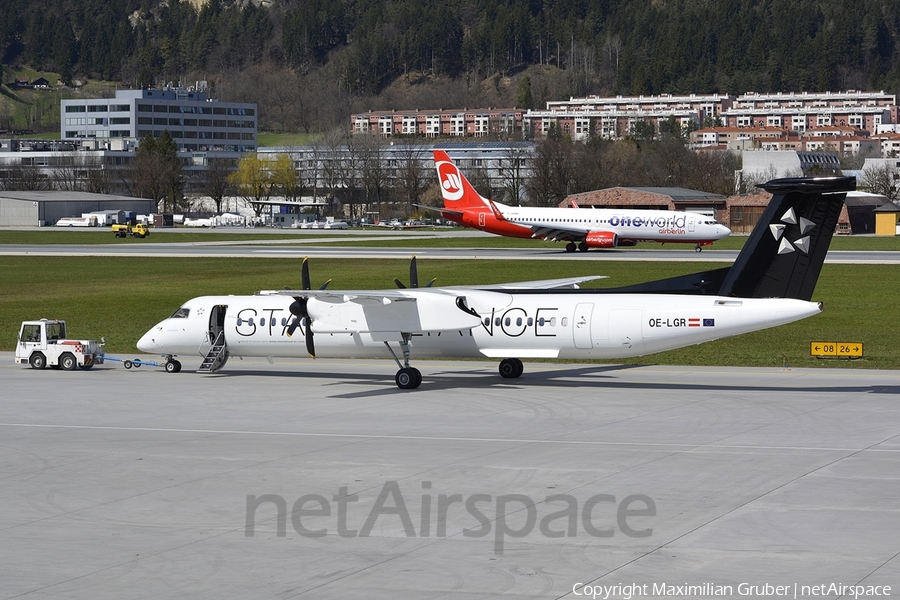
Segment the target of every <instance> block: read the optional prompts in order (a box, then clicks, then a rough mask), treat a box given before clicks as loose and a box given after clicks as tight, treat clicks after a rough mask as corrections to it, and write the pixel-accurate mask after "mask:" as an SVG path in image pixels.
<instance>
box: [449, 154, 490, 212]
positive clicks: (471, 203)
mask: <svg viewBox="0 0 900 600" xmlns="http://www.w3.org/2000/svg"><path fill="white" fill-rule="evenodd" d="M434 166H435V168H436V169H437V173H438V181H440V184H441V195H442V196H443V197H444V208H448V209H452V210H461V209H465V208H484V207H488V208H492V207H491V206H490V201H489V200H488V199H487V198H484V197H483V196H482V195H481V194H479V193H478V192H477V191H476V190H475V188H474V187H472V184H471V183H469V180H468V179H466V177H465V175H463V174H462V172H460V170H459V169H458V168H457V166H456V165H455V164H454V162H453V160H452V159H451V158H450V157H449V156H448V155H447V153H446V152H445V151H443V150H435V151H434ZM492 210H495V209H493V208H492Z"/></svg>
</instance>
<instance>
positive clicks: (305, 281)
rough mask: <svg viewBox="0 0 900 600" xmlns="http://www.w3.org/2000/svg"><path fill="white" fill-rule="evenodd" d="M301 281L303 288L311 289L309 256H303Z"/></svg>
mask: <svg viewBox="0 0 900 600" xmlns="http://www.w3.org/2000/svg"><path fill="white" fill-rule="evenodd" d="M300 281H301V283H302V287H301V289H304V290H311V289H312V286H311V285H310V283H309V257H306V256H304V257H303V264H302V265H301V267H300Z"/></svg>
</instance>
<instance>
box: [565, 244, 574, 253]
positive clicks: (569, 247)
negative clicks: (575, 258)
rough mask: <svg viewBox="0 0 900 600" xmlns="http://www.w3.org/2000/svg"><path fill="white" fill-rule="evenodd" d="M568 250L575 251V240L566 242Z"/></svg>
mask: <svg viewBox="0 0 900 600" xmlns="http://www.w3.org/2000/svg"><path fill="white" fill-rule="evenodd" d="M566 252H575V242H569V243H568V244H566Z"/></svg>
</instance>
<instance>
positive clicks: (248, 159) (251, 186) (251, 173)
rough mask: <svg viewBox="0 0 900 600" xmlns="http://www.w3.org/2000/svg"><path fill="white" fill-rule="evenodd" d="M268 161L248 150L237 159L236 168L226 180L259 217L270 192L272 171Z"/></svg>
mask: <svg viewBox="0 0 900 600" xmlns="http://www.w3.org/2000/svg"><path fill="white" fill-rule="evenodd" d="M269 168H270V165H269V161H266V160H262V159H260V158H259V157H258V156H257V155H256V153H255V152H248V153H247V154H245V155H244V156H243V157H241V159H240V160H238V164H237V170H236V171H235V172H233V173H231V174H230V175H229V176H228V182H229V183H230V184H231V185H233V186H234V188H235V190H237V193H238V194H239V195H240V196H241V197H242V198H243V199H244V200H245V201H246V202H247V203H249V204H250V205H251V206H252V207H253V212H254V213H256V216H257V217H259V216H261V215H262V211H263V209H264V208H265V206H266V205H265V204H263V202H265V201H266V200H268V199H269V196H271V194H272V173H271V171H270V170H269Z"/></svg>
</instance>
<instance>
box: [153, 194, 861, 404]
mask: <svg viewBox="0 0 900 600" xmlns="http://www.w3.org/2000/svg"><path fill="white" fill-rule="evenodd" d="M763 187H764V188H765V189H766V190H767V191H769V192H771V193H773V194H774V195H773V198H772V200H771V202H770V203H769V205H768V207H767V208H766V211H765V213H764V214H763V215H762V217H761V219H760V221H759V224H758V225H757V226H756V228H755V229H754V230H753V232H752V233H751V235H750V237H749V239H748V240H747V243H746V244H745V245H744V247H743V249H742V250H741V252H740V254H739V255H738V257H737V259H736V260H735V262H734V264H733V265H732V266H731V267H725V268H721V269H715V270H712V271H705V272H702V273H696V274H694V275H686V276H681V277H675V278H670V279H664V280H660V281H655V282H650V283H644V284H638V285H633V286H628V287H624V288H615V289H596V290H593V289H575V288H573V287H572V286H573V285H575V284H577V283H579V282H580V281H584V280H585V278H575V279H571V280H555V281H543V282H532V283H530V284H510V285H494V286H484V287H446V288H438V287H431V285H430V284H429V285H427V286H425V287H421V288H420V287H416V286H417V281H416V279H417V278H416V277H415V271H414V265H415V263H413V267H412V268H411V277H410V279H411V283H412V287H410V288H402V289H388V290H337V291H335V290H329V289H318V290H313V289H311V285H310V283H309V275H308V271H307V270H306V268H305V267H304V269H303V285H302V287H303V289H301V290H278V291H265V292H258V293H257V294H256V295H253V296H206V297H201V298H194V299H192V300H189V301H188V302H186V303H185V304H184V305H183V306H182V307H181V308H179V309H178V310H177V311H176V312H175V314H173V315H172V316H171V317H170V318H168V319H165V320H164V321H162V322H161V323H159V324H158V325H155V326H154V327H153V328H151V329H150V331H148V332H147V333H146V334H144V336H143V337H142V338H141V339H140V341H139V342H138V348H140V349H141V350H142V351H145V352H152V353H156V354H161V355H163V356H165V357H166V359H167V362H166V370H167V371H170V372H171V371H178V370H180V369H181V363H180V362H178V361H177V359H176V358H175V357H176V356H178V355H194V356H202V357H205V358H204V361H203V364H202V365H201V369H200V370H201V371H216V370H218V369H220V368H222V366H224V364H225V361H226V360H227V359H228V357H229V356H259V357H301V356H306V355H307V354H309V355H310V356H313V357H315V356H329V357H376V356H382V357H389V356H393V358H394V360H395V361H396V362H397V365H398V367H399V370H398V371H397V375H396V383H397V385H398V386H399V387H400V388H404V389H408V388H416V387H418V386H419V384H420V383H421V381H422V375H421V373H420V372H419V371H418V369H416V368H414V367H410V364H409V359H410V356H411V355H413V354H414V355H416V356H420V357H443V358H446V357H482V358H483V357H488V358H501V359H503V360H502V361H501V362H500V374H501V375H502V376H503V377H518V376H519V375H521V374H522V362H521V359H522V358H564V359H566V358H598V359H610V358H627V357H630V356H639V355H643V354H651V353H654V352H661V351H663V350H672V349H674V348H680V347H684V346H689V345H692V344H699V343H701V342H706V341H709V340H716V339H720V338H724V337H729V336H733V335H737V334H740V333H747V332H750V331H757V330H760V329H766V328H769V327H773V326H776V325H782V324H785V323H790V322H793V321H797V320H799V319H803V318H805V317H809V316H811V315H814V314H817V313H818V312H820V311H821V310H822V306H821V305H820V304H818V303H815V302H810V298H811V297H812V293H813V290H814V288H815V285H816V280H817V279H818V276H819V272H820V270H821V268H822V263H823V262H824V260H825V254H826V253H827V251H828V245H829V244H830V242H831V236H832V233H833V232H834V228H835V224H836V223H837V219H838V215H839V214H840V211H841V207H842V205H843V201H844V196H845V195H846V192H847V191H849V190H852V189H854V188H855V180H854V178H852V177H830V178H815V179H812V178H798V179H780V180H775V181H770V182H769V183H767V184H765V186H763ZM305 264H306V263H305V262H304V265H305ZM587 279H590V278H587ZM564 286H568V288H567V289H563V287H564ZM297 333H299V335H294V334H297ZM398 350H399V352H400V354H401V355H402V362H401V359H400V358H398V356H397V351H398Z"/></svg>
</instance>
